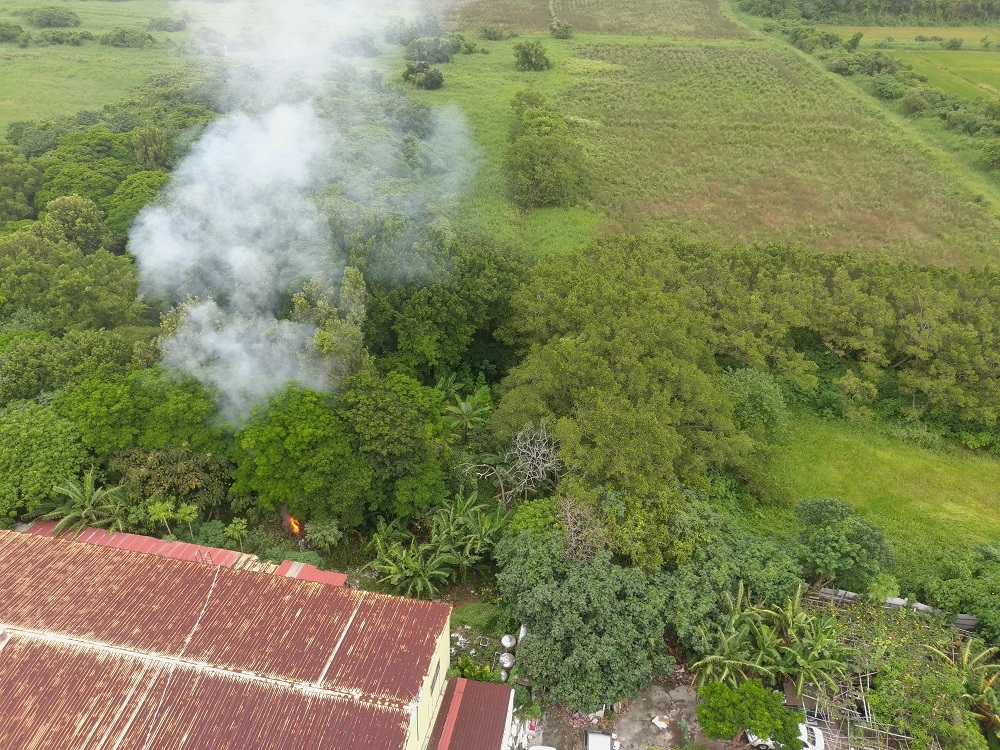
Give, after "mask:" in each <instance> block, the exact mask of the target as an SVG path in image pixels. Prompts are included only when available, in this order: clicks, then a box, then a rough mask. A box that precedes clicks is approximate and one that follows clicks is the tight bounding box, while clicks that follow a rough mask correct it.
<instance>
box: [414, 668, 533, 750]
mask: <svg viewBox="0 0 1000 750" xmlns="http://www.w3.org/2000/svg"><path fill="white" fill-rule="evenodd" d="M513 692H514V689H513V688H512V687H510V686H509V685H499V684H497V683H494V682H477V681H476V680H466V679H464V678H462V677H457V678H452V679H450V680H448V687H447V688H445V691H444V698H443V699H442V700H441V708H440V709H439V710H438V715H437V721H435V722H434V729H433V730H432V731H431V739H430V744H429V745H428V746H427V750H500V749H501V747H502V745H503V739H504V734H505V733H506V732H507V725H508V723H509V721H510V714H509V710H510V707H511V696H512V694H513Z"/></svg>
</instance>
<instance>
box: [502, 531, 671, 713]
mask: <svg viewBox="0 0 1000 750" xmlns="http://www.w3.org/2000/svg"><path fill="white" fill-rule="evenodd" d="M565 551H566V550H565V546H564V543H563V541H562V540H561V539H560V537H559V536H557V535H554V534H532V533H530V532H522V533H521V534H519V535H517V536H515V537H509V538H508V539H507V540H505V541H503V542H501V544H500V545H498V547H497V549H496V551H495V556H496V558H497V560H498V561H499V563H500V565H501V568H502V571H501V573H500V575H499V576H498V578H497V582H498V584H499V586H500V590H501V592H502V593H503V595H504V596H505V597H506V598H507V600H508V601H510V602H511V606H512V612H513V615H514V617H515V618H518V619H519V620H520V621H521V622H524V623H526V624H527V626H528V635H527V636H526V637H525V638H524V639H523V640H522V641H521V644H520V645H519V647H518V651H517V659H518V668H519V670H520V671H521V673H522V674H523V675H525V676H526V677H527V678H528V679H530V680H533V681H535V682H537V683H540V684H543V685H546V686H548V688H549V691H550V692H549V694H550V695H551V697H552V698H553V699H554V700H556V701H558V702H560V703H565V704H566V705H567V706H568V707H569V708H570V709H571V710H580V711H592V710H594V709H596V708H597V707H598V706H599V705H600V704H602V703H614V702H616V701H619V700H621V699H622V698H627V697H630V696H633V695H635V694H636V693H637V692H638V691H639V690H641V689H642V688H644V687H645V686H646V685H648V684H649V682H650V680H651V679H652V677H653V675H654V674H655V673H657V672H659V673H669V671H671V659H670V658H669V655H668V654H667V652H666V647H665V645H664V641H663V620H662V616H661V608H662V601H663V600H662V595H660V594H659V593H658V590H657V589H656V588H654V587H651V586H650V585H649V581H648V580H647V578H646V576H645V574H643V573H642V571H640V570H638V569H637V568H628V567H622V566H620V565H616V564H615V563H614V562H612V559H611V554H610V553H609V552H603V553H601V554H599V555H598V556H597V557H596V558H595V559H594V560H593V562H591V563H589V564H588V563H585V562H580V561H575V560H569V559H567V557H566V555H565Z"/></svg>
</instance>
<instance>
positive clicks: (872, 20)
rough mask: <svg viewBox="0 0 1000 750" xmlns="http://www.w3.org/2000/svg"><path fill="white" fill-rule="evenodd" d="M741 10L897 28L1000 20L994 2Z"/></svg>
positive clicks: (766, 2)
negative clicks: (913, 25)
mask: <svg viewBox="0 0 1000 750" xmlns="http://www.w3.org/2000/svg"><path fill="white" fill-rule="evenodd" d="M739 6H740V8H741V9H742V10H745V11H746V12H748V13H752V14H753V15H756V16H764V17H765V18H798V17H802V18H808V19H810V20H812V21H816V22H817V23H839V24H858V25H869V26H881V25H887V26H894V25H895V26H898V25H903V24H916V25H927V26H935V25H941V26H948V25H958V24H962V23H970V24H978V23H986V22H989V21H995V20H996V19H998V18H1000V4H998V3H997V2H995V0H984V1H983V2H978V3H966V2H960V1H959V0H876V1H875V2H872V1H871V0H805V1H804V2H803V1H800V0H794V1H793V0H740V2H739Z"/></svg>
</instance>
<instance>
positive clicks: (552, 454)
mask: <svg viewBox="0 0 1000 750" xmlns="http://www.w3.org/2000/svg"><path fill="white" fill-rule="evenodd" d="M504 464H505V465H506V466H507V467H508V469H509V471H510V478H511V481H512V484H513V489H514V491H515V492H518V493H520V494H521V495H522V497H524V499H525V500H527V499H528V493H530V492H534V491H535V490H538V489H539V488H541V487H543V486H545V485H546V484H547V483H552V484H553V485H554V484H555V483H556V482H557V481H558V480H559V475H560V472H561V469H562V467H561V465H560V462H559V448H558V446H557V445H556V443H555V440H553V439H552V438H551V437H550V436H549V432H548V427H547V426H546V424H545V421H544V420H542V421H541V422H540V423H539V424H538V427H535V426H534V425H530V424H528V425H525V426H524V427H523V428H522V429H521V431H520V432H519V433H517V435H515V436H514V440H513V443H512V444H511V447H510V450H509V451H507V453H506V454H505V455H504Z"/></svg>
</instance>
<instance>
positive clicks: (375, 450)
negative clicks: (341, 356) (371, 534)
mask: <svg viewBox="0 0 1000 750" xmlns="http://www.w3.org/2000/svg"><path fill="white" fill-rule="evenodd" d="M440 401H441V395H440V394H439V393H438V392H437V391H436V390H435V389H433V388H426V387H424V386H422V385H420V383H418V382H417V381H416V380H414V379H413V378H410V377H408V376H406V375H402V374H400V373H396V372H390V373H388V374H386V375H382V374H379V373H378V372H376V371H374V370H373V369H372V368H370V367H369V368H366V369H363V370H362V371H361V372H359V373H358V374H357V375H354V376H353V377H351V378H349V379H348V380H347V381H345V383H344V390H343V392H342V394H341V395H340V397H339V399H338V413H339V414H340V415H341V416H342V417H343V419H344V421H345V422H346V423H347V424H348V425H349V426H350V428H351V429H352V430H353V432H354V436H355V437H354V441H355V443H356V444H357V446H358V450H359V452H360V454H361V455H362V456H363V457H364V458H365V459H366V460H367V464H368V465H369V466H371V468H372V469H373V470H374V482H375V483H374V485H373V487H372V494H371V495H370V508H371V510H373V511H376V512H379V513H387V514H388V515H389V516H390V517H393V518H395V517H400V516H402V517H407V518H408V517H412V516H413V515H414V514H415V513H417V512H420V511H423V510H426V509H427V508H429V507H430V506H431V505H433V504H434V503H435V502H436V501H438V500H441V499H443V497H444V481H443V475H442V473H441V470H440V468H439V467H438V465H437V440H436V436H437V433H439V432H441V431H442V430H443V424H442V420H441V413H440Z"/></svg>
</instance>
